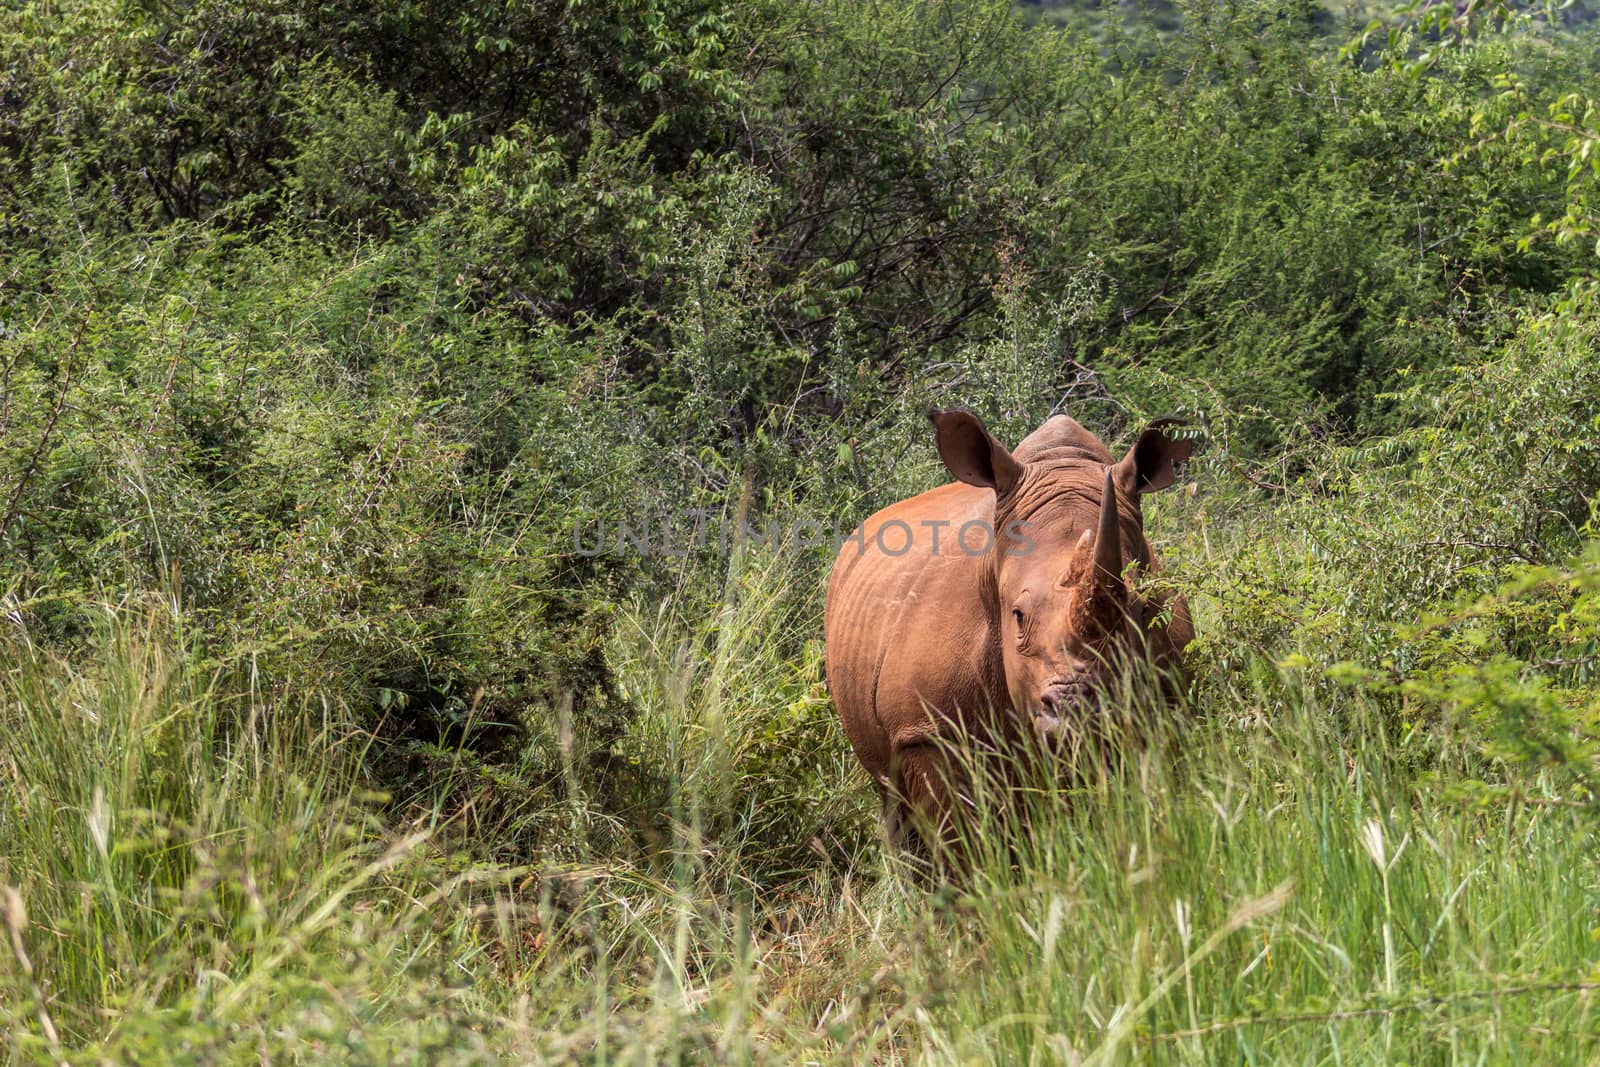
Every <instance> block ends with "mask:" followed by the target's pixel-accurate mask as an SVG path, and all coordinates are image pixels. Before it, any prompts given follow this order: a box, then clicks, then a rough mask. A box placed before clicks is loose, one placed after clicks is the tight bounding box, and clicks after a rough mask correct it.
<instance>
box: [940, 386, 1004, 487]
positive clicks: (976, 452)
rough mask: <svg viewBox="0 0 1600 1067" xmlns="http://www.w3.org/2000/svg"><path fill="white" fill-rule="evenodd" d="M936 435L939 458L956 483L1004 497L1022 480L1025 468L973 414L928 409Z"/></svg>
mask: <svg viewBox="0 0 1600 1067" xmlns="http://www.w3.org/2000/svg"><path fill="white" fill-rule="evenodd" d="M928 418H929V419H931V420H932V421H933V426H934V430H935V431H936V437H937V447H938V449H939V458H940V459H942V460H944V465H945V467H947V468H948V469H949V471H950V473H951V474H953V475H955V477H956V480H957V481H962V482H966V483H967V484H968V485H976V486H978V487H979V488H982V489H993V490H994V494H995V496H997V497H999V496H1005V495H1006V494H1007V493H1009V492H1011V490H1013V489H1015V488H1016V486H1017V483H1018V482H1019V481H1021V480H1022V464H1020V463H1018V462H1017V461H1016V460H1015V459H1014V458H1013V457H1012V455H1011V453H1010V452H1007V451H1006V449H1005V446H1004V445H1002V444H1001V443H1000V442H999V441H996V440H995V439H994V438H993V437H992V436H990V434H989V431H988V430H985V429H984V428H983V423H981V422H979V421H978V416H976V415H974V414H972V412H970V411H938V410H935V409H933V408H929V409H928Z"/></svg>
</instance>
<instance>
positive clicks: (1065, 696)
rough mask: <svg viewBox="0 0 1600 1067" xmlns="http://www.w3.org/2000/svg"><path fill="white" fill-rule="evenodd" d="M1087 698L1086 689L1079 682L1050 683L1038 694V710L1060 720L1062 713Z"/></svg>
mask: <svg viewBox="0 0 1600 1067" xmlns="http://www.w3.org/2000/svg"><path fill="white" fill-rule="evenodd" d="M1087 696H1088V689H1087V687H1086V686H1084V685H1083V683H1081V682H1051V683H1050V684H1049V685H1047V686H1045V690H1044V692H1043V693H1041V694H1039V708H1040V710H1041V711H1042V712H1043V713H1044V714H1045V715H1048V716H1051V717H1053V718H1060V717H1061V714H1062V713H1063V712H1065V711H1067V710H1069V709H1070V708H1072V707H1073V705H1075V704H1080V703H1082V702H1083V700H1084V699H1085V698H1086V697H1087Z"/></svg>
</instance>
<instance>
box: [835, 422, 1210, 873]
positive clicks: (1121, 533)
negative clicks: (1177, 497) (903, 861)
mask: <svg viewBox="0 0 1600 1067" xmlns="http://www.w3.org/2000/svg"><path fill="white" fill-rule="evenodd" d="M928 416H929V418H930V419H931V420H932V422H933V425H934V428H935V438H936V442H937V447H938V452H939V456H940V458H941V459H942V460H943V461H944V465H945V467H946V468H948V469H949V471H950V473H951V474H952V475H953V476H954V477H955V478H956V479H957V480H956V481H955V482H953V483H951V484H948V485H943V486H940V487H939V488H937V489H932V490H930V491H928V492H926V493H922V494H920V495H918V496H914V497H911V498H910V499H907V500H902V501H900V502H899V503H897V504H893V505H891V506H889V507H887V508H885V509H883V510H882V511H879V512H878V513H877V514H875V515H873V516H872V517H870V518H868V519H867V520H866V521H865V522H864V523H862V524H861V526H859V527H857V528H856V531H855V533H854V534H853V535H852V536H851V537H850V538H849V539H846V540H845V541H844V542H843V544H842V546H841V548H840V550H839V554H838V557H837V559H836V560H835V562H834V567H833V573H832V576H831V578H830V579H829V582H828V597H827V607H826V612H825V616H824V637H825V641H826V670H827V680H828V688H829V690H830V692H831V693H832V696H833V700H834V703H835V706H836V707H837V709H838V713H839V717H840V719H841V720H842V721H843V724H844V729H845V733H846V734H847V735H848V736H849V739H850V744H851V747H852V748H854V750H855V753H856V756H857V757H858V758H859V759H860V760H861V763H862V765H863V766H864V767H865V768H866V770H867V772H868V774H870V775H871V776H872V778H873V780H874V781H875V782H876V783H877V785H878V789H879V791H880V793H881V795H882V798H883V801H884V816H885V823H886V829H887V830H888V832H889V834H890V837H891V839H892V840H894V841H895V843H896V844H899V845H907V844H910V843H911V839H910V837H909V835H910V833H911V832H912V828H913V827H915V826H918V825H920V826H921V827H922V828H923V830H924V832H927V831H929V830H931V831H932V834H931V836H932V837H934V838H948V837H949V836H950V834H951V831H952V830H953V829H954V828H955V825H956V821H955V818H954V816H955V815H956V814H957V808H958V807H959V806H960V805H959V800H960V797H959V794H960V791H961V788H962V786H961V782H962V775H961V774H960V773H959V772H958V770H957V769H956V768H955V767H954V766H953V765H952V761H951V758H950V756H951V752H952V745H951V742H955V741H957V740H958V739H961V740H962V741H963V742H964V743H969V744H970V743H971V742H972V741H973V740H977V741H979V742H983V743H986V744H989V745H991V746H992V745H994V744H995V743H997V742H1005V741H1011V742H1017V741H1020V742H1024V743H1025V745H1024V749H1025V750H1031V751H1035V752H1037V751H1050V750H1051V749H1052V748H1056V747H1059V745H1060V742H1061V739H1062V738H1063V737H1069V736H1072V735H1074V733H1075V732H1077V731H1085V730H1090V729H1092V727H1091V720H1093V719H1094V717H1095V716H1096V715H1099V714H1102V712H1101V710H1100V709H1099V703H1100V697H1101V696H1102V695H1103V694H1104V693H1105V692H1106V691H1107V689H1108V688H1109V687H1110V686H1112V685H1113V684H1115V682H1116V680H1117V679H1118V678H1124V677H1127V676H1128V667H1129V665H1130V660H1131V659H1142V660H1143V661H1145V662H1146V663H1148V664H1149V665H1151V666H1153V667H1155V668H1156V669H1155V670H1153V671H1144V672H1141V673H1142V674H1143V676H1145V677H1153V678H1158V679H1174V678H1179V677H1181V670H1182V664H1181V655H1182V650H1183V648H1184V646H1185V645H1187V644H1188V643H1189V641H1190V640H1192V639H1193V637H1194V629H1193V626H1192V624H1191V623H1190V621H1189V612H1188V605H1187V604H1186V602H1185V601H1184V599H1183V598H1182V596H1179V595H1173V594H1168V593H1165V592H1161V591H1157V592H1154V593H1146V592H1144V591H1141V589H1140V587H1139V586H1140V579H1141V578H1142V577H1144V576H1147V575H1149V574H1151V573H1153V572H1154V571H1155V570H1156V569H1157V561H1156V559H1155V556H1154V553H1153V552H1152V551H1151V548H1150V543H1149V542H1148V541H1147V540H1146V539H1145V534H1144V517H1143V514H1142V511H1141V509H1140V500H1141V498H1142V497H1143V495H1144V494H1145V493H1151V492H1156V491H1157V490H1161V489H1165V488H1167V487H1168V486H1170V485H1172V484H1173V482H1174V481H1175V480H1176V472H1175V470H1174V466H1175V465H1176V464H1180V463H1182V462H1184V461H1186V460H1187V459H1188V458H1189V455H1190V452H1191V449H1192V444H1191V442H1189V441H1187V440H1181V439H1175V438H1174V437H1173V436H1172V435H1171V434H1170V433H1169V431H1170V430H1171V429H1172V428H1173V427H1174V426H1177V425H1182V420H1179V419H1161V420H1157V421H1156V422H1154V423H1152V424H1150V426H1149V427H1147V428H1146V429H1145V430H1144V431H1143V432H1142V433H1141V434H1140V435H1139V437H1138V439H1137V440H1136V441H1135V442H1134V444H1133V447H1132V448H1130V449H1129V450H1128V453H1127V455H1125V456H1123V457H1122V459H1121V460H1117V459H1114V458H1113V457H1112V455H1111V453H1110V452H1109V451H1108V450H1107V449H1106V446H1105V445H1104V444H1103V443H1102V442H1101V441H1100V439H1099V438H1097V437H1096V436H1095V435H1094V434H1092V433H1090V432H1089V431H1088V430H1086V429H1085V428H1084V427H1083V426H1082V425H1080V424H1079V423H1078V422H1076V421H1075V420H1073V419H1071V418H1069V417H1067V416H1065V415H1056V416H1054V417H1052V418H1050V419H1048V420H1047V421H1046V422H1045V423H1044V424H1043V425H1042V426H1040V427H1039V428H1038V429H1037V430H1035V431H1034V432H1033V433H1032V434H1030V435H1029V436H1028V437H1027V438H1026V439H1024V440H1023V441H1022V443H1021V444H1020V445H1018V446H1017V449H1016V451H1015V452H1008V451H1007V450H1006V449H1005V447H1004V446H1003V445H1001V444H1000V442H999V441H997V440H995V438H994V437H993V436H991V435H990V434H989V432H988V431H987V430H986V429H985V428H984V426H983V423H982V422H980V421H979V420H978V418H977V417H976V416H975V415H973V414H971V413H969V412H966V411H960V410H954V411H929V413H928ZM1168 695H1170V694H1168ZM1039 741H1043V742H1044V744H1043V745H1042V746H1041V745H1039V744H1037V743H1036V742H1039ZM1052 742H1054V743H1055V744H1052ZM929 843H930V844H931V843H932V841H930V842H929Z"/></svg>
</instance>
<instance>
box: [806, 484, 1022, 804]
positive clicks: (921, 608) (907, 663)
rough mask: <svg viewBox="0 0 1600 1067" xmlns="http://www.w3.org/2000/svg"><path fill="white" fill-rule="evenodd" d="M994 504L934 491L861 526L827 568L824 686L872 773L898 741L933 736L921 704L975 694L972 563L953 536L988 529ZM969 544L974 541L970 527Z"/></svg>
mask: <svg viewBox="0 0 1600 1067" xmlns="http://www.w3.org/2000/svg"><path fill="white" fill-rule="evenodd" d="M992 508H993V495H992V494H991V493H990V492H989V491H988V490H986V489H976V488H973V487H971V486H967V485H963V484H960V483H954V484H950V485H944V486H940V487H939V488H938V489H933V490H930V491H929V492H926V493H923V494H921V495H919V496H915V497H912V498H910V499H909V500H903V501H901V502H900V503H898V504H893V505H891V506H889V507H887V508H885V509H883V510H882V511H880V512H878V513H877V514H875V515H873V516H871V517H870V518H868V519H867V520H866V521H865V522H864V523H862V525H861V527H860V528H858V534H859V535H860V536H859V538H858V539H854V540H850V541H846V542H845V543H844V545H843V547H842V548H841V549H840V551H839V555H838V558H837V559H836V560H835V561H834V566H833V574H832V576H831V577H830V579H829V581H828V598H827V607H826V611H825V615H824V621H823V636H824V641H825V644H826V659H827V669H828V687H829V690H830V692H831V693H832V695H833V700H834V704H835V706H836V707H837V708H838V711H839V717H840V719H841V721H842V722H843V724H844V728H845V733H846V734H847V735H848V736H849V738H850V743H851V745H852V746H853V747H854V748H855V751H856V755H857V756H858V757H859V758H860V759H861V762H862V763H863V764H864V765H865V766H866V768H867V770H868V772H869V773H871V774H872V775H873V776H874V777H877V778H880V779H882V778H883V777H884V776H885V775H886V774H887V772H888V768H889V762H890V753H891V750H892V747H893V746H894V745H895V744H896V743H897V741H898V743H900V744H904V743H906V738H907V736H908V735H911V734H915V733H916V732H917V731H919V730H922V731H926V730H927V729H929V728H930V727H929V715H928V708H929V707H933V708H938V709H941V710H944V711H947V712H955V711H957V710H958V707H959V706H960V705H962V704H964V703H967V702H970V701H971V700H973V699H974V698H975V697H976V696H977V695H978V694H979V692H980V690H981V689H982V676H983V673H984V671H983V653H984V649H985V648H986V642H987V634H988V624H987V620H986V618H985V615H984V609H983V606H982V600H981V598H980V595H979V591H978V578H979V574H980V566H979V557H978V556H977V555H975V554H970V553H969V552H967V551H964V550H963V549H962V547H961V546H960V544H959V543H958V541H957V537H958V532H959V530H960V528H961V526H962V525H963V524H964V523H968V522H982V523H984V524H985V528H987V524H988V522H989V520H990V516H991V514H992ZM941 521H943V522H947V523H948V524H949V525H948V526H944V527H940V528H939V533H938V545H937V548H938V551H937V552H935V550H934V549H935V545H934V527H932V526H931V525H928V524H930V523H937V522H941ZM907 531H909V532H910V535H911V536H910V539H909V540H910V544H909V547H908V548H907V549H906V550H905V551H904V552H903V553H902V552H900V549H901V546H902V545H905V544H906V542H907V537H906V534H907ZM880 535H881V536H880ZM969 536H970V538H971V543H973V544H974V545H976V544H977V542H978V541H979V540H980V536H979V534H978V531H977V530H976V529H974V530H972V531H970V534H969Z"/></svg>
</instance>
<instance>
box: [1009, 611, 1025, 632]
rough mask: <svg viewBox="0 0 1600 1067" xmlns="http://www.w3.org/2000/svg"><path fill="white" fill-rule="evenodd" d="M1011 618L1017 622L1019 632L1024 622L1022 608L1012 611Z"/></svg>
mask: <svg viewBox="0 0 1600 1067" xmlns="http://www.w3.org/2000/svg"><path fill="white" fill-rule="evenodd" d="M1011 617H1012V618H1013V619H1014V620H1016V623H1017V629H1019V630H1020V629H1022V621H1023V620H1022V609H1021V608H1012V609H1011Z"/></svg>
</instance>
